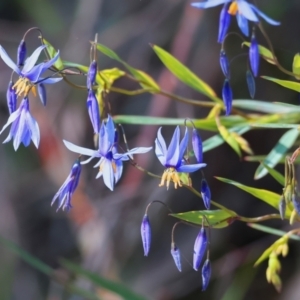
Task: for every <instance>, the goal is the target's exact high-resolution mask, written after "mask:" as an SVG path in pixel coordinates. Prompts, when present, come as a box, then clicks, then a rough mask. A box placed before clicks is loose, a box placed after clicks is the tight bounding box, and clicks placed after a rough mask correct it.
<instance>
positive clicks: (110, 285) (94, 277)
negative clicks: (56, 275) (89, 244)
mask: <svg viewBox="0 0 300 300" xmlns="http://www.w3.org/2000/svg"><path fill="white" fill-rule="evenodd" d="M61 264H62V265H63V267H64V268H66V269H67V270H69V271H71V272H74V273H75V274H77V275H79V276H82V277H85V278H86V279H88V280H89V281H91V282H92V283H94V284H95V285H97V286H99V287H101V288H105V289H107V290H109V291H111V292H114V293H116V294H117V295H119V296H121V297H122V298H123V299H124V300H145V298H144V297H142V296H140V295H138V294H136V293H134V292H133V291H131V290H130V289H129V288H127V287H126V286H125V285H124V284H121V283H117V282H114V281H111V280H109V279H106V278H103V277H101V276H99V275H98V274H95V273H93V272H90V271H88V270H85V269H83V268H82V267H81V266H79V265H77V264H75V263H73V262H71V261H69V260H66V259H62V260H61Z"/></svg>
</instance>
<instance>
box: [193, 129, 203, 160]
mask: <svg viewBox="0 0 300 300" xmlns="http://www.w3.org/2000/svg"><path fill="white" fill-rule="evenodd" d="M192 145H193V150H194V154H195V157H196V160H197V163H199V164H200V163H202V162H203V146H202V140H201V137H200V135H199V133H198V131H197V129H196V128H194V129H193V133H192Z"/></svg>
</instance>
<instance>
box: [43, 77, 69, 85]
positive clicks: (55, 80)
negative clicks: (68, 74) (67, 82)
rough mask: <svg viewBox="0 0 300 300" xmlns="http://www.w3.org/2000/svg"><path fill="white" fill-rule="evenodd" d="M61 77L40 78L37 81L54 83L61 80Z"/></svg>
mask: <svg viewBox="0 0 300 300" xmlns="http://www.w3.org/2000/svg"><path fill="white" fill-rule="evenodd" d="M62 79H63V78H46V79H44V78H40V79H39V82H42V83H43V84H54V83H57V82H59V81H61V80H62Z"/></svg>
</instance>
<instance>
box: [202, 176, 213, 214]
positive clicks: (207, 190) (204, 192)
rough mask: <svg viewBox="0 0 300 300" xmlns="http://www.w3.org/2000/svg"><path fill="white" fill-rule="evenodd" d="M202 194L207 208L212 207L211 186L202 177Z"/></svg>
mask: <svg viewBox="0 0 300 300" xmlns="http://www.w3.org/2000/svg"><path fill="white" fill-rule="evenodd" d="M201 196H202V199H203V202H204V206H205V207H206V209H210V199H211V193H210V188H209V186H208V184H207V181H206V180H205V179H202V181H201Z"/></svg>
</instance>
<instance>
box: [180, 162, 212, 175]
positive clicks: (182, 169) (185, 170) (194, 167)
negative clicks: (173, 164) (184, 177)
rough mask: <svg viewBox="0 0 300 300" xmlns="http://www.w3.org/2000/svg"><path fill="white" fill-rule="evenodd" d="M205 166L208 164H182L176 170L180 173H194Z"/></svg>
mask: <svg viewBox="0 0 300 300" xmlns="http://www.w3.org/2000/svg"><path fill="white" fill-rule="evenodd" d="M204 167H206V164H193V165H181V166H180V167H178V168H176V170H177V172H180V173H192V172H195V171H197V170H199V169H201V168H204Z"/></svg>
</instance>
